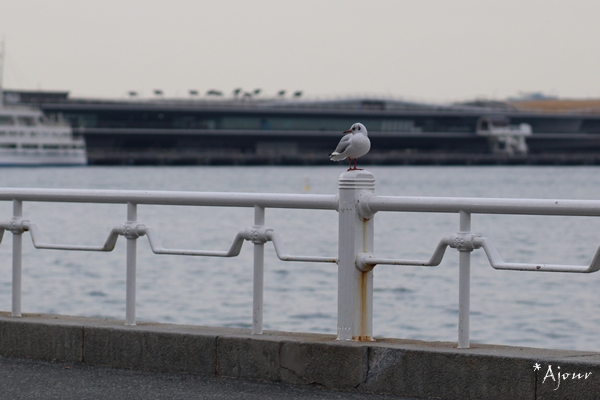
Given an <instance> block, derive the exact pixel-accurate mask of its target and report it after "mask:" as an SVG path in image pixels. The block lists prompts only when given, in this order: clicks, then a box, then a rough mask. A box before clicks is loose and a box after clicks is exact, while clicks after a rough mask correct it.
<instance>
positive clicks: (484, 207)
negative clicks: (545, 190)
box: [361, 195, 600, 217]
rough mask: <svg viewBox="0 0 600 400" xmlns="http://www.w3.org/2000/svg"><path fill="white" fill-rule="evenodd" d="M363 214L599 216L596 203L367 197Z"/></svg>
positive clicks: (599, 206)
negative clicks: (461, 212) (464, 213)
mask: <svg viewBox="0 0 600 400" xmlns="http://www.w3.org/2000/svg"><path fill="white" fill-rule="evenodd" d="M361 210H363V212H365V213H367V212H371V213H374V212H378V211H404V212H436V213H458V212H460V211H464V212H468V213H472V214H514V215H559V216H560V215H562V216H582V217H584V216H589V217H597V216H600V201H597V200H546V199H502V198H469V197H455V198H453V197H404V196H375V195H373V196H369V197H368V198H367V199H366V204H365V202H364V201H363V204H362V208H361Z"/></svg>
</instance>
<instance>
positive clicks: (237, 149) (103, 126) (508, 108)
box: [5, 90, 600, 165]
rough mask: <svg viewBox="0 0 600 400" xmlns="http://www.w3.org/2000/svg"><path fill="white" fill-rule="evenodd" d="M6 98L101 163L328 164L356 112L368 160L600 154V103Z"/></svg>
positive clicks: (589, 159) (553, 159) (565, 158)
mask: <svg viewBox="0 0 600 400" xmlns="http://www.w3.org/2000/svg"><path fill="white" fill-rule="evenodd" d="M5 100H6V102H7V103H10V104H28V105H35V106H37V107H40V108H41V109H42V110H43V111H44V112H45V113H46V114H47V115H57V114H60V115H62V116H63V117H64V118H65V119H67V120H68V121H69V122H70V124H71V126H72V127H73V129H74V132H75V133H76V134H78V135H82V136H83V137H84V138H85V140H86V143H87V149H88V159H89V162H90V164H94V165H114V164H117V165H121V164H125V165H128V164H133V165H271V164H276V165H320V164H330V162H329V160H328V159H327V157H326V155H327V154H329V152H331V149H332V148H335V146H336V144H337V143H338V141H339V139H340V138H341V136H342V133H341V130H343V129H345V128H346V127H348V126H351V125H352V124H353V123H355V122H362V123H363V124H365V126H367V128H368V129H369V136H370V137H371V139H372V142H373V146H372V149H371V151H370V153H369V155H367V156H366V157H364V159H363V163H364V164H365V163H366V164H367V165H369V164H377V165H381V164H383V165H386V164H387V165H403V164H417V165H418V164H442V165H446V164H463V165H464V164H484V165H485V164H562V163H564V164H590V163H591V164H597V163H599V162H600V161H599V160H600V113H599V112H598V110H595V109H583V110H573V109H570V110H555V111H551V112H550V111H547V110H546V111H544V110H536V109H531V108H519V107H518V106H516V105H513V103H502V102H471V103H463V104H448V105H440V104H428V103H417V102H410V101H404V100H399V99H393V98H373V97H362V98H347V99H333V100H298V99H296V100H291V99H288V100H282V99H262V100H259V99H251V100H248V99H241V98H237V99H235V98H234V99H214V98H206V99H199V98H194V99H112V100H107V99H81V98H80V99H78V98H70V97H69V96H68V92H25V91H10V90H9V91H6V92H5ZM515 104H516V103H515ZM486 121H503V123H504V124H505V125H506V126H509V127H510V126H514V127H519V126H528V127H529V128H528V129H530V130H529V131H527V132H529V133H530V134H529V133H527V134H526V133H525V131H522V132H521V133H517V132H516V131H515V130H513V131H512V132H510V135H506V134H500V132H494V131H493V130H488V131H486V130H483V131H482V130H481V129H480V128H481V127H482V126H483V125H485V124H486ZM340 127H343V129H340ZM496 130H497V129H496ZM499 144H500V146H499ZM499 148H501V150H502V151H499ZM504 150H507V151H504Z"/></svg>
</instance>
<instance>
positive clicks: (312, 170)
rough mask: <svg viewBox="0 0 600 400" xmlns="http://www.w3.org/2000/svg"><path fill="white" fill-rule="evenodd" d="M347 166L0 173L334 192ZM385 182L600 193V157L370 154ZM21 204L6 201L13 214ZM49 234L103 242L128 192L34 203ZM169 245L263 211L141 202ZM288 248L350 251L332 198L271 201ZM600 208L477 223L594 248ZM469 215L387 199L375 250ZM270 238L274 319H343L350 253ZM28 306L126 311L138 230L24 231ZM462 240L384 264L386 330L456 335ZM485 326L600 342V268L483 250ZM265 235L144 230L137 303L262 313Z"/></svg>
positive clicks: (548, 246) (561, 250)
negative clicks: (109, 241) (534, 162)
mask: <svg viewBox="0 0 600 400" xmlns="http://www.w3.org/2000/svg"><path fill="white" fill-rule="evenodd" d="M343 171H344V168H343V166H332V167H84V168H9V169H3V170H2V175H1V178H0V187H38V188H39V187H54V188H89V189H147V190H185V191H225V192H271V193H318V194H335V193H336V192H337V180H338V177H339V175H340V173H341V172H343ZM369 171H370V172H372V173H373V174H374V175H375V178H376V180H377V183H376V193H378V194H381V195H402V196H410V195H414V196H461V197H518V198H552V199H600V174H599V173H598V172H600V170H599V169H598V168H597V167H370V168H369ZM11 215H12V204H10V203H9V202H0V219H9V218H10V217H11ZM24 218H26V219H29V220H31V221H32V222H35V223H36V224H37V225H38V226H39V228H40V230H41V232H42V234H43V235H44V237H45V241H47V242H50V243H65V244H82V245H83V244H85V245H100V244H102V243H103V242H104V240H105V239H106V237H107V235H108V233H109V232H110V229H111V228H112V227H113V226H115V225H119V224H121V223H122V222H124V221H125V219H126V207H125V206H124V205H89V204H45V203H25V207H24ZM138 220H139V221H140V222H141V223H144V224H146V225H148V226H152V227H153V228H154V229H155V231H156V232H157V233H158V234H159V236H160V238H161V241H162V244H163V245H164V246H165V247H169V248H190V249H206V250H225V249H227V248H229V245H230V243H231V241H232V240H233V238H234V237H235V234H236V233H237V232H238V231H239V230H240V229H241V228H244V227H248V226H250V225H252V223H253V210H252V209H236V208H212V207H211V208H196V207H163V206H139V209H138ZM266 221H267V222H266V224H267V225H268V226H270V227H272V228H274V229H276V230H277V231H278V232H279V233H280V235H281V237H282V239H283V241H284V243H285V245H286V249H287V251H288V252H289V253H291V254H299V255H320V256H336V255H337V213H336V212H335V211H305V210H275V209H267V213H266ZM599 221H600V220H598V219H597V218H583V217H528V216H500V215H494V216H485V215H473V222H472V226H473V230H474V231H475V232H477V233H480V234H482V235H485V236H487V237H489V238H490V239H492V241H493V243H494V244H495V246H496V247H497V249H498V251H499V252H500V255H501V256H502V257H503V258H504V260H505V261H509V262H535V263H553V264H559V263H564V264H582V265H583V264H588V263H589V262H590V261H591V258H592V257H593V255H594V253H595V251H596V249H597V247H598V245H600V222H599ZM456 231H458V215H445V214H415V213H379V214H377V215H376V217H375V232H376V233H375V254H376V255H377V256H380V257H386V258H411V259H414V258H420V259H427V258H429V257H430V255H431V253H432V252H433V250H434V248H435V246H436V245H437V243H438V241H439V240H440V238H441V237H443V236H446V235H449V234H452V233H455V232H456ZM10 243H11V240H10V234H6V235H5V238H4V240H3V242H2V244H1V245H0V310H10V308H11V303H10V302H11V294H10V287H11V261H10V260H11V258H10V253H11V245H10ZM266 249H267V251H266V254H265V266H266V269H265V294H264V300H265V306H264V325H265V328H266V329H275V330H283V331H295V332H326V333H335V332H336V313H337V305H336V301H337V277H336V272H337V267H336V266H335V265H328V264H313V263H285V262H281V261H279V260H278V259H277V258H276V256H275V254H274V251H273V249H272V246H271V245H270V244H267V245H266ZM23 254H24V258H23V303H22V307H23V312H29V313H30V312H43V313H58V314H66V315H82V316H96V317H109V318H119V319H123V318H124V315H125V242H124V240H123V238H120V239H119V242H118V244H117V248H116V249H115V251H114V252H112V253H81V252H65V251H53V250H35V249H34V248H33V246H32V245H31V242H30V240H29V235H25V240H24V253H23ZM457 264H458V253H457V252H456V251H454V250H448V251H447V254H446V257H445V259H444V262H443V263H442V265H441V266H439V267H437V268H423V267H399V266H378V267H376V268H375V272H374V273H375V280H374V282H375V283H374V307H373V308H374V321H373V331H374V335H375V336H376V337H377V336H379V337H398V338H407V339H421V340H431V341H456V340H457V319H458V317H457V314H458V305H457V303H458V266H457ZM471 265H472V267H471V270H472V276H471V340H472V342H480V343H494V344H508V345H519V346H530V347H548V348H563V349H578V350H595V351H599V350H600V341H598V340H597V339H596V336H597V331H598V329H599V328H600V313H599V312H598V308H599V306H598V304H599V301H598V300H599V297H600V294H599V293H600V291H599V290H598V287H599V281H600V273H598V274H591V275H584V274H565V273H535V272H516V271H496V270H494V269H493V268H491V267H490V266H489V263H488V261H487V259H486V258H485V255H484V254H483V251H482V250H477V251H475V252H474V253H473V258H472V262H471ZM251 302H252V248H251V246H249V245H248V243H246V244H245V245H244V249H243V250H242V254H241V255H240V256H239V257H237V258H234V259H221V258H204V257H182V256H164V255H161V256H159V255H154V254H153V253H152V252H151V251H150V248H149V246H148V244H147V241H146V240H145V238H141V240H139V241H138V277H137V318H138V320H144V321H157V322H169V323H178V324H194V325H208V326H223V327H250V324H251V319H252V305H251Z"/></svg>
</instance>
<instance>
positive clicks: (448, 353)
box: [0, 313, 600, 399]
mask: <svg viewBox="0 0 600 400" xmlns="http://www.w3.org/2000/svg"><path fill="white" fill-rule="evenodd" d="M0 355H1V356H4V357H20V358H35V359H41V360H60V361H69V362H82V363H86V364H91V365H102V366H109V367H116V368H130V369H141V370H154V371H169V372H185V373H193V374H200V375H208V376H214V375H220V376H229V377H237V378H243V379H253V380H265V381H272V382H286V383H292V384H318V385H321V386H324V387H327V388H330V389H338V390H352V391H359V392H371V393H386V394H394V395H400V396H409V397H416V398H443V399H538V398H540V399H541V398H543V399H564V398H569V399H597V398H599V397H600V395H599V394H600V353H592V352H577V351H566V350H545V349H533V348H522V347H508V346H492V345H480V344H477V345H473V348H471V349H460V350H459V349H456V344H455V343H440V342H435V343H430V342H420V341H411V340H401V339H378V340H377V341H376V342H340V341H336V340H335V337H334V336H332V335H320V334H305V333H285V332H267V333H265V334H264V335H251V334H250V331H249V330H245V329H228V328H207V327H198V326H182V325H169V324H157V323H139V324H138V325H136V326H125V325H124V324H123V321H116V320H106V319H96V318H81V317H66V316H58V315H42V314H35V315H33V314H30V315H24V316H23V317H20V318H14V317H10V316H9V314H8V313H0ZM535 364H539V365H540V369H539V370H537V371H536V370H534V368H533V367H534V365H535ZM559 374H561V375H560V376H559ZM559 378H560V379H559Z"/></svg>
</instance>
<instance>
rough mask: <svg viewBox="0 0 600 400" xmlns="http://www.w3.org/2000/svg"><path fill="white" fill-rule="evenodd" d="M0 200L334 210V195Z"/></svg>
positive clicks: (77, 194)
mask: <svg viewBox="0 0 600 400" xmlns="http://www.w3.org/2000/svg"><path fill="white" fill-rule="evenodd" d="M0 200H19V201H36V202H67V203H117V204H125V203H132V204H153V205H174V206H219V207H254V206H260V207H268V208H302V209H322V210H337V208H338V196H337V195H319V194H279V193H226V192H166V191H146V190H80V189H27V188H22V189H6V188H5V189H0Z"/></svg>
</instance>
